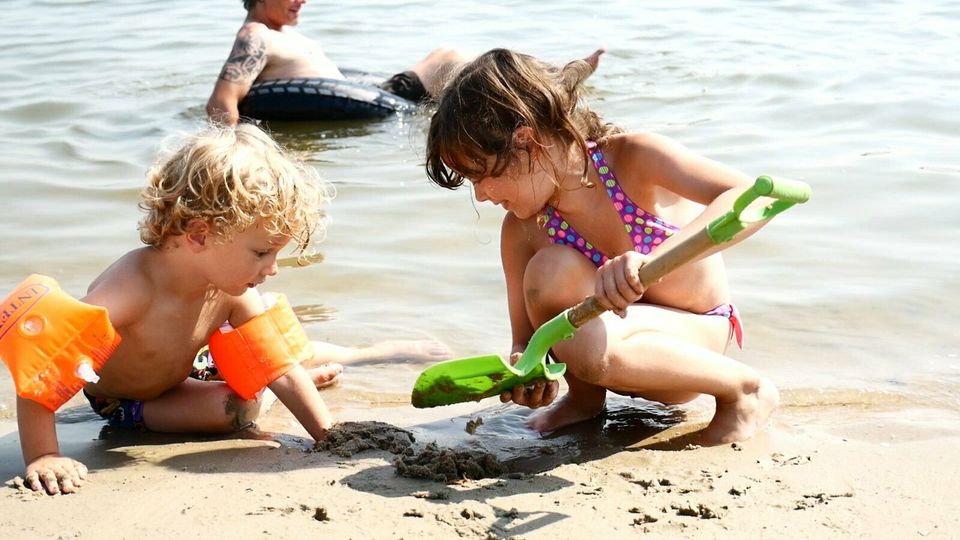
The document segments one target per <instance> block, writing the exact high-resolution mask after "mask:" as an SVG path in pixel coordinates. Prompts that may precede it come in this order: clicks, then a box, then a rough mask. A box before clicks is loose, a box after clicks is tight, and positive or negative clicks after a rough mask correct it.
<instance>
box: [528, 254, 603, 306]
mask: <svg viewBox="0 0 960 540" xmlns="http://www.w3.org/2000/svg"><path fill="white" fill-rule="evenodd" d="M595 272H596V268H594V267H593V265H591V264H590V263H589V262H587V260H586V259H584V258H583V256H581V255H580V254H579V253H577V252H576V251H574V250H572V249H569V248H566V247H563V246H549V247H546V248H544V249H541V250H540V251H538V252H537V253H536V254H535V255H534V256H533V257H531V258H530V261H529V262H528V263H527V267H526V269H525V271H524V273H523V294H524V300H525V301H526V304H527V306H529V307H544V308H547V310H548V311H560V310H562V309H565V308H568V307H570V306H572V305H574V304H576V303H578V302H580V301H582V300H583V299H584V298H586V297H587V296H589V295H590V294H591V293H592V292H593V276H594V273H595Z"/></svg>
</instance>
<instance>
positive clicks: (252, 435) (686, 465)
mask: <svg viewBox="0 0 960 540" xmlns="http://www.w3.org/2000/svg"><path fill="white" fill-rule="evenodd" d="M841 401H842V400H841ZM511 410H512V409H504V408H502V407H493V408H487V409H481V412H480V413H479V416H480V417H482V416H484V415H486V420H485V421H483V422H477V420H476V419H477V418H478V414H470V415H462V416H458V417H452V418H448V419H446V420H438V422H440V423H443V424H444V425H446V426H448V428H449V431H448V432H447V433H448V434H449V433H452V431H453V430H457V431H459V432H462V433H463V436H462V437H451V436H444V433H443V432H442V431H439V430H436V429H433V428H430V424H424V425H419V426H409V427H408V428H407V429H399V428H397V427H396V426H393V425H391V424H389V423H383V422H372V421H363V422H355V423H351V424H344V426H343V427H342V428H341V429H340V432H339V435H338V437H337V438H336V441H335V442H334V443H332V444H330V445H328V446H327V447H326V448H322V447H321V448H314V447H313V444H312V442H311V441H309V440H308V439H306V438H303V437H300V436H297V435H284V434H280V433H279V432H276V431H274V432H272V433H271V432H268V431H267V430H266V428H268V427H270V428H278V427H283V426H286V425H289V424H287V423H286V421H285V420H283V419H282V418H267V419H266V422H265V424H270V423H274V424H275V425H272V426H270V425H261V429H262V431H260V432H247V433H244V434H241V436H240V437H241V438H226V439H217V438H200V439H184V438H181V437H173V436H163V435H153V434H151V435H147V436H145V437H137V436H131V435H125V434H116V433H97V432H96V430H92V429H91V423H90V422H76V423H72V424H71V423H61V424H60V425H59V426H58V428H59V432H60V437H61V440H62V441H63V442H64V445H63V446H64V451H65V452H67V453H70V454H72V455H74V456H76V457H78V458H79V459H81V460H82V461H84V462H85V463H87V465H89V466H90V469H91V471H92V473H91V480H90V482H89V483H88V484H87V485H86V486H84V487H83V489H82V490H81V492H80V493H78V494H75V495H70V496H59V497H46V496H43V495H39V494H35V493H31V492H28V491H25V490H23V489H18V488H17V486H16V485H14V483H13V482H7V484H6V486H5V487H3V488H0V516H3V517H0V536H2V537H3V538H26V537H56V536H62V537H66V538H71V537H85V536H88V535H91V534H97V535H98V536H101V535H102V534H101V533H100V532H96V531H101V532H102V531H108V534H107V535H108V536H111V535H113V536H116V537H131V536H136V537H140V538H168V537H170V536H173V535H176V536H178V537H186V538H191V537H198V536H201V535H207V534H209V533H210V532H211V531H214V530H215V531H216V535H217V536H222V537H234V538H252V537H267V536H269V537H293V536H295V535H296V536H300V535H304V534H316V535H324V536H325V537H329V538H440V537H444V538H450V537H461V538H507V537H519V538H551V539H553V538H574V537H585V536H586V535H589V537H602V536H604V535H606V536H607V537H614V538H619V537H625V536H626V535H632V534H638V533H640V532H642V533H644V534H646V535H649V536H650V537H654V538H678V537H679V538H708V537H711V538H712V537H715V536H720V535H727V534H736V535H738V536H741V535H744V536H746V535H749V536H750V537H760V538H764V537H766V538H809V537H830V538H903V537H908V538H910V537H923V538H950V537H955V536H953V535H954V534H955V531H956V530H958V527H960V503H958V502H957V499H956V490H957V488H958V487H960V475H958V473H957V472H956V471H958V470H960V458H958V457H957V454H956V452H955V451H953V450H952V449H956V448H957V447H958V444H960V428H957V427H956V426H960V422H958V420H960V413H958V411H955V410H944V409H922V408H900V409H896V408H895V407H890V408H888V409H887V410H885V409H884V408H883V407H873V408H871V409H869V410H861V409H860V408H859V407H858V406H856V404H851V403H849V402H848V403H833V404H830V405H826V406H824V405H818V406H809V405H808V404H805V403H804V402H803V401H802V400H798V399H793V400H792V403H788V404H787V405H786V406H785V407H784V408H783V409H782V410H781V411H780V412H779V414H778V415H777V416H776V418H775V421H774V422H773V423H772V425H771V426H770V427H769V428H767V429H766V430H764V431H763V432H762V433H761V434H760V435H758V436H757V437H755V438H754V439H752V440H750V441H747V442H744V443H739V444H734V445H728V446H721V447H715V448H700V447H697V446H695V445H692V444H690V441H691V440H693V438H694V437H695V436H696V430H697V428H698V427H702V426H703V424H704V422H703V421H701V420H704V419H705V418H697V416H698V415H699V413H696V412H695V413H693V414H692V417H687V418H684V419H683V422H673V421H662V420H663V418H661V421H660V422H659V424H657V423H656V422H654V423H650V422H648V424H649V425H647V426H646V427H642V426H641V427H637V426H636V425H635V426H634V427H632V428H629V429H627V428H623V426H622V425H621V426H620V427H618V428H616V429H615V430H611V429H610V426H611V424H612V422H610V421H607V422H606V424H604V423H603V422H602V421H601V422H598V423H596V425H595V428H596V429H595V432H594V433H593V434H592V435H591V434H590V433H589V429H590V428H589V426H587V430H586V431H582V432H580V433H577V434H574V435H566V436H562V437H554V438H551V437H547V438H543V439H537V438H533V439H531V440H529V441H528V442H527V443H525V444H523V445H520V446H518V447H516V448H517V449H515V450H512V451H508V452H511V453H513V454H514V457H518V456H517V455H518V454H523V453H527V454H530V455H529V456H527V457H526V458H524V459H513V460H512V461H511V460H509V459H505V460H503V462H502V464H503V465H504V467H505V470H504V471H503V472H502V473H501V474H500V475H499V476H494V477H489V478H479V479H469V478H467V479H461V480H454V481H452V482H447V481H438V479H437V478H431V479H416V478H407V477H403V476H400V475H399V474H398V467H397V466H396V462H397V460H398V459H402V458H403V456H404V451H405V449H406V452H407V453H406V456H407V458H408V459H410V458H411V457H412V456H413V457H422V456H423V455H424V454H423V451H424V449H426V448H427V445H430V444H431V443H434V442H437V443H439V447H438V448H437V449H439V450H441V451H444V450H445V451H447V452H453V451H454V450H457V451H462V450H473V451H474V452H476V451H477V450H478V445H477V444H474V445H473V446H472V448H471V444H470V441H472V440H473V441H476V440H480V441H483V440H485V439H483V438H482V436H483V435H484V430H485V429H491V430H495V432H500V435H498V436H493V437H489V439H487V440H489V441H501V442H502V439H509V438H510V437H504V436H502V435H503V433H502V432H503V430H502V429H501V428H498V427H497V421H498V420H502V419H504V418H508V419H509V417H510V414H508V413H507V412H509V411H511ZM484 411H486V412H484ZM505 411H507V412H505ZM373 412H375V411H373ZM616 414H617V413H614V416H615V415H616ZM67 420H68V421H69V416H68V418H67ZM468 422H472V425H471V426H469V429H468V426H467V424H468ZM509 422H511V423H515V419H510V420H509ZM635 424H636V422H635ZM951 426H952V427H951ZM468 431H473V433H472V434H471V433H469V432H468ZM430 434H440V435H441V436H442V439H441V440H439V441H434V440H429V437H425V435H430ZM631 434H632V436H633V438H636V440H634V441H633V442H630V440H631ZM476 437H481V438H480V439H475V438H476ZM591 437H593V439H591ZM571 440H573V441H578V442H577V443H576V444H573V445H571V444H570V441H571ZM558 441H560V442H558ZM366 443H370V444H366ZM17 444H18V443H17V439H16V432H15V424H14V423H13V422H11V421H10V420H9V419H8V420H3V421H0V456H2V461H0V463H2V467H0V472H2V474H3V475H4V477H5V478H10V477H12V476H14V475H17V474H21V472H20V468H19V463H20V456H19V448H18V447H17ZM445 444H449V445H451V446H450V447H445V446H444V445H445ZM479 446H480V447H482V446H483V445H482V444H481V445H479ZM486 446H488V447H492V446H495V443H490V444H487V445H486ZM590 449H594V450H595V451H594V452H592V453H591V452H589V451H588V450H590ZM492 450H493V451H492V452H490V454H491V456H492V457H495V455H501V456H502V454H503V451H504V450H503V448H499V447H497V448H492ZM433 455H436V452H435V453H434V454H433ZM211 527H215V529H212V528H211Z"/></svg>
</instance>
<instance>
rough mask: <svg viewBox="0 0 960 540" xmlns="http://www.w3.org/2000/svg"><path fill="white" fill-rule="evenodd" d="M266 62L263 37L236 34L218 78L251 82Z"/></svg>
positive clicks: (236, 81)
mask: <svg viewBox="0 0 960 540" xmlns="http://www.w3.org/2000/svg"><path fill="white" fill-rule="evenodd" d="M266 63H267V46H266V44H265V43H264V41H263V38H261V37H260V36H256V35H249V34H247V35H241V36H237V40H236V41H235V42H234V43H233V50H232V51H230V58H227V62H226V63H225V64H224V65H223V69H222V70H221V71H220V78H221V79H223V80H225V81H230V82H234V83H246V82H253V81H254V80H255V79H256V78H257V75H259V74H260V72H261V71H263V67H264V66H265V65H266Z"/></svg>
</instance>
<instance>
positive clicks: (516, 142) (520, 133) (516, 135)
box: [513, 126, 535, 151]
mask: <svg viewBox="0 0 960 540" xmlns="http://www.w3.org/2000/svg"><path fill="white" fill-rule="evenodd" d="M533 135H534V132H533V128H532V127H530V126H518V127H517V129H515V130H513V147H514V148H523V149H524V150H527V151H529V150H530V147H531V146H533V145H534V144H533V143H534V142H535V141H534V137H533Z"/></svg>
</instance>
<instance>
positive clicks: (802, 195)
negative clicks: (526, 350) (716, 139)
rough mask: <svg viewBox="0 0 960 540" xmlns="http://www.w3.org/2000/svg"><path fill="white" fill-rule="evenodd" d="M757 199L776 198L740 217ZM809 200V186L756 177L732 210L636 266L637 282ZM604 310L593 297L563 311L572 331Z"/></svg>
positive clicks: (648, 281) (656, 276) (646, 282)
mask: <svg viewBox="0 0 960 540" xmlns="http://www.w3.org/2000/svg"><path fill="white" fill-rule="evenodd" d="M759 197H770V198H772V199H776V200H775V201H774V202H773V203H771V204H769V205H767V206H766V207H764V208H763V209H761V210H759V211H757V212H752V213H750V212H748V213H747V214H748V215H742V214H744V213H745V212H744V210H745V209H746V208H747V206H748V205H749V204H750V203H751V202H753V201H754V200H756V199H757V198H759ZM809 198H810V186H809V185H807V184H805V183H803V182H798V181H795V180H783V179H777V180H773V179H772V178H770V177H769V176H761V177H759V178H757V180H756V182H754V184H753V186H751V187H750V188H749V189H747V190H746V191H745V192H744V193H743V194H742V195H740V197H738V198H737V200H736V201H735V202H734V205H733V206H734V207H733V210H731V211H729V212H727V213H726V214H724V215H722V216H720V217H719V218H717V219H715V220H714V221H713V222H711V223H710V224H709V225H707V226H706V227H704V228H703V229H701V230H700V231H699V232H697V233H696V234H695V235H693V236H690V237H688V238H686V239H685V240H683V241H682V242H680V243H679V244H677V245H675V246H673V247H671V248H669V249H667V250H664V251H661V252H659V253H657V254H656V255H655V256H654V257H653V258H651V259H650V260H649V261H647V262H646V263H644V264H643V266H641V267H640V271H639V274H640V282H641V283H643V287H644V288H645V289H646V288H648V287H650V286H651V285H653V284H655V283H656V282H657V281H659V280H660V278H662V277H663V276H665V275H667V274H669V273H670V272H672V271H674V270H676V269H677V268H678V267H680V266H683V265H684V264H687V263H688V262H690V261H692V260H695V259H697V258H698V257H700V256H701V255H702V254H703V253H704V252H706V251H707V250H709V249H710V248H712V247H714V246H716V245H719V244H722V243H725V242H729V241H730V240H732V239H733V238H734V237H735V236H736V235H737V234H739V233H740V231H742V230H744V229H745V228H747V226H749V225H750V224H751V223H755V222H757V221H763V220H767V219H770V218H772V217H773V216H775V215H777V214H779V213H780V212H783V211H784V210H786V209H787V208H790V207H791V206H793V205H794V204H797V203H804V202H806V201H807V200H808V199H809ZM605 311H607V309H606V308H605V307H603V306H601V305H600V302H598V301H597V299H596V297H594V296H590V297H588V298H587V299H586V300H584V301H583V302H580V303H579V304H577V305H576V306H573V307H572V308H570V309H568V310H567V311H566V315H567V320H569V321H570V324H572V325H573V327H574V328H580V327H581V326H583V325H584V324H586V323H587V322H588V321H590V320H591V319H595V318H597V317H599V316H600V315H601V314H602V313H603V312H605Z"/></svg>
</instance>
